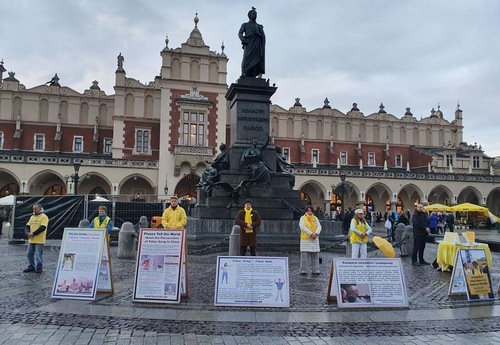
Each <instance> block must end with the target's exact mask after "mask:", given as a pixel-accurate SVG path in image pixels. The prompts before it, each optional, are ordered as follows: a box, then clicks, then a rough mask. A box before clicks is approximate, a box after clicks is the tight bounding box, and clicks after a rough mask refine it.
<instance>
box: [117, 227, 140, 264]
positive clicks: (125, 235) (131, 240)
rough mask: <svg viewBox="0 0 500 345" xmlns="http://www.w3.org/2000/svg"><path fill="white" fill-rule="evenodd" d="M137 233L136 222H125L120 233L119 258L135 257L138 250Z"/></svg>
mask: <svg viewBox="0 0 500 345" xmlns="http://www.w3.org/2000/svg"><path fill="white" fill-rule="evenodd" d="M136 236H137V235H136V233H135V229H134V224H132V223H130V222H125V223H123V224H122V228H121V230H120V232H119V233H118V258H119V259H135V257H136V255H137V251H136V249H135V239H136Z"/></svg>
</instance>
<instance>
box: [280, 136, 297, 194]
mask: <svg viewBox="0 0 500 345" xmlns="http://www.w3.org/2000/svg"><path fill="white" fill-rule="evenodd" d="M288 168H292V169H293V168H294V166H293V165H291V164H290V163H288V162H287V161H286V159H285V157H283V149H282V148H281V146H276V173H277V174H281V175H286V176H287V177H288V182H289V183H290V187H291V188H293V186H295V176H294V175H293V174H292V173H291V172H290V171H289V170H288Z"/></svg>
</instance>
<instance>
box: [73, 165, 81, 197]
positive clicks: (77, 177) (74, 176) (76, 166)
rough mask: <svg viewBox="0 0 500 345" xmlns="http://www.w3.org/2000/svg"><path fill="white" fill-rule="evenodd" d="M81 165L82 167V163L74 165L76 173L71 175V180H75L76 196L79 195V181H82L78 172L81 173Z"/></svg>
mask: <svg viewBox="0 0 500 345" xmlns="http://www.w3.org/2000/svg"><path fill="white" fill-rule="evenodd" d="M81 165H82V163H80V162H75V163H74V164H73V168H75V173H74V174H73V175H71V179H72V180H73V185H74V186H75V187H74V194H75V195H77V194H78V180H79V179H80V176H79V175H78V172H79V171H80V166H81Z"/></svg>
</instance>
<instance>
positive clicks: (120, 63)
mask: <svg viewBox="0 0 500 345" xmlns="http://www.w3.org/2000/svg"><path fill="white" fill-rule="evenodd" d="M116 60H117V65H118V69H120V70H121V69H123V61H125V58H124V57H123V55H122V53H120V54H118V56H117V57H116Z"/></svg>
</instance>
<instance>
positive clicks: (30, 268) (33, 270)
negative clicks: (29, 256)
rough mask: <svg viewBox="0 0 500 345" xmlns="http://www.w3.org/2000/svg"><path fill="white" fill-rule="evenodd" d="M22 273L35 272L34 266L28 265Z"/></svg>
mask: <svg viewBox="0 0 500 345" xmlns="http://www.w3.org/2000/svg"><path fill="white" fill-rule="evenodd" d="M23 272H24V273H29V272H35V267H28V268H27V269H25V270H24V271H23Z"/></svg>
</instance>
